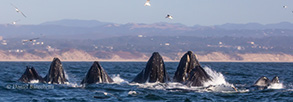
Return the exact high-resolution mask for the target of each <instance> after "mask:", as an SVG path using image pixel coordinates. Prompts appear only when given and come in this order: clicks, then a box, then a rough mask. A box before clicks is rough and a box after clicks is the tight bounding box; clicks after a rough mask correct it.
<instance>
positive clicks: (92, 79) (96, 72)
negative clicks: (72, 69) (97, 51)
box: [81, 61, 113, 84]
mask: <svg viewBox="0 0 293 102" xmlns="http://www.w3.org/2000/svg"><path fill="white" fill-rule="evenodd" d="M110 82H113V80H112V79H111V78H110V77H109V75H108V74H107V72H106V71H105V70H104V69H103V68H102V66H101V65H100V63H99V62H98V61H95V62H94V63H93V65H92V66H91V68H90V69H89V71H88V72H87V74H86V76H85V78H84V79H83V80H82V82H81V84H93V83H110Z"/></svg>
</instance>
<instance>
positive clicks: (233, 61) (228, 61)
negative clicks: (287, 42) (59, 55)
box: [0, 59, 293, 63]
mask: <svg viewBox="0 0 293 102" xmlns="http://www.w3.org/2000/svg"><path fill="white" fill-rule="evenodd" d="M61 61H62V62H94V61H99V62H147V61H148V60H105V59H102V60H61ZM0 62H52V60H0ZM164 62H180V60H165V61H164ZM199 62H219V63H226V62H227V63H293V61H245V60H243V61H235V60H225V61H219V60H214V61H213V60H202V61H200V60H199Z"/></svg>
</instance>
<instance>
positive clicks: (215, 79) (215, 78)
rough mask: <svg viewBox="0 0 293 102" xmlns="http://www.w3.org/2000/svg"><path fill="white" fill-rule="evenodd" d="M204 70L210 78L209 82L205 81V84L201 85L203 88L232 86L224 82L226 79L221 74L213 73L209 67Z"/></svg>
mask: <svg viewBox="0 0 293 102" xmlns="http://www.w3.org/2000/svg"><path fill="white" fill-rule="evenodd" d="M204 70H205V71H206V72H207V73H208V74H209V75H210V76H211V77H212V80H211V81H207V82H205V83H203V84H204V86H205V87H207V86H210V85H228V86H231V85H232V84H230V83H228V82H227V81H226V79H225V77H224V75H223V74H222V73H220V72H216V71H213V70H212V69H211V68H209V67H204Z"/></svg>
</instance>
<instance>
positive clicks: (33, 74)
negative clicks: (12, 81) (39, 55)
mask: <svg viewBox="0 0 293 102" xmlns="http://www.w3.org/2000/svg"><path fill="white" fill-rule="evenodd" d="M18 80H19V81H21V82H24V83H29V82H31V81H32V80H37V81H39V82H43V81H44V80H43V78H42V77H41V76H40V75H39V74H38V73H37V71H36V70H35V68H34V67H29V66H26V70H25V72H24V73H23V74H22V76H21V77H20V78H19V79H18Z"/></svg>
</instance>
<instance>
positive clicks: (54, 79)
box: [44, 58, 68, 84]
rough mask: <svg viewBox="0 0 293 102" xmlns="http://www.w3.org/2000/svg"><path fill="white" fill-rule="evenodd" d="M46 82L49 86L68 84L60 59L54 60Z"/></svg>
mask: <svg viewBox="0 0 293 102" xmlns="http://www.w3.org/2000/svg"><path fill="white" fill-rule="evenodd" d="M44 80H45V82H47V83H49V84H65V83H67V82H68V80H67V78H66V77H65V73H64V70H63V67H62V64H61V61H60V60H59V59H58V58H54V59H53V61H52V63H51V66H50V69H49V72H48V74H47V75H46V76H45V78H44Z"/></svg>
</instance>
